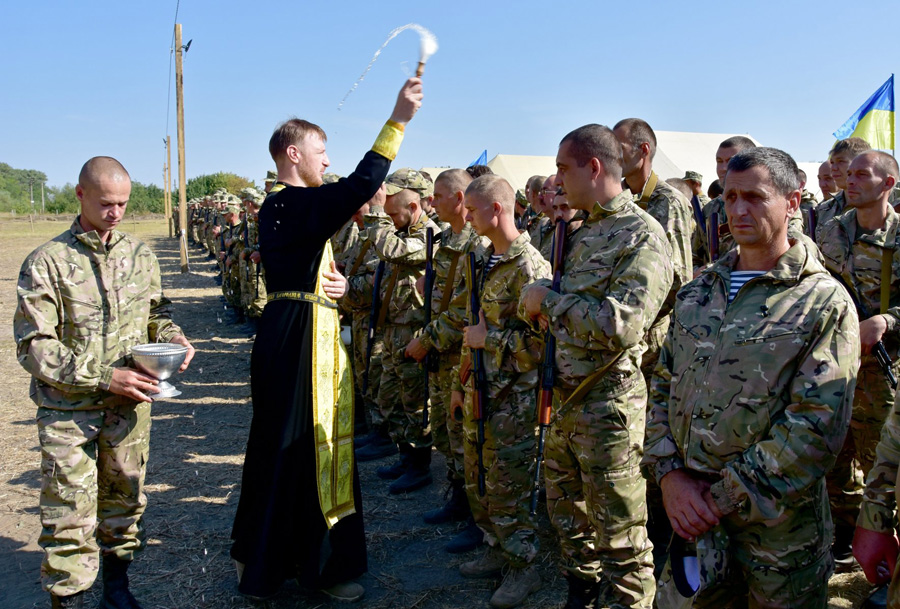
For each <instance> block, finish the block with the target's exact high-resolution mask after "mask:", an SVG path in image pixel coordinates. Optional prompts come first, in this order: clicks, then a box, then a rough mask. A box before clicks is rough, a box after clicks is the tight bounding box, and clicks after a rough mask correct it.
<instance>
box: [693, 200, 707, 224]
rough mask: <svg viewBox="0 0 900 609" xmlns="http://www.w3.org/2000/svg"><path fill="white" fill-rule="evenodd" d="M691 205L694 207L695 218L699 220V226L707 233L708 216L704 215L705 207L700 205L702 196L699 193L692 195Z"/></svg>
mask: <svg viewBox="0 0 900 609" xmlns="http://www.w3.org/2000/svg"><path fill="white" fill-rule="evenodd" d="M691 207H693V208H694V219H695V220H696V221H697V226H699V227H700V230H702V231H703V232H704V233H706V218H704V217H703V208H702V207H701V206H700V197H698V196H697V195H694V196H693V197H691Z"/></svg>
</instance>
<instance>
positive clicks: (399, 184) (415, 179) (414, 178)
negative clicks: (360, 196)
mask: <svg viewBox="0 0 900 609" xmlns="http://www.w3.org/2000/svg"><path fill="white" fill-rule="evenodd" d="M384 185H385V188H386V190H387V194H388V195H395V194H397V193H398V192H400V191H401V190H404V189H409V190H414V191H416V192H417V193H419V196H420V197H430V196H431V195H433V194H434V185H433V184H431V183H430V182H429V181H428V180H427V179H425V176H423V175H422V174H421V173H419V172H418V171H416V170H415V169H410V168H409V167H404V168H403V169H398V170H397V171H395V172H394V173H392V174H391V175H389V176H388V177H387V180H385V181H384Z"/></svg>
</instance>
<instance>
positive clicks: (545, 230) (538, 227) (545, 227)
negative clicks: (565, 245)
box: [528, 214, 554, 260]
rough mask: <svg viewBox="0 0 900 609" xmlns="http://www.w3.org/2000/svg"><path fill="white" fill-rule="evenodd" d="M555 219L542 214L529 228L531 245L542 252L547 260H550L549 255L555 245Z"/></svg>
mask: <svg viewBox="0 0 900 609" xmlns="http://www.w3.org/2000/svg"><path fill="white" fill-rule="evenodd" d="M553 226H554V225H553V221H552V220H551V219H550V218H549V217H548V216H546V215H544V214H541V215H540V216H538V217H537V219H536V220H535V221H534V222H533V223H532V224H531V228H530V229H529V230H528V233H529V236H530V239H531V245H532V246H533V247H534V249H536V250H537V251H539V252H540V253H541V255H542V256H544V258H545V259H546V260H550V257H549V255H550V254H552V252H551V248H552V247H553Z"/></svg>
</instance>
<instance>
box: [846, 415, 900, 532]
mask: <svg viewBox="0 0 900 609" xmlns="http://www.w3.org/2000/svg"><path fill="white" fill-rule="evenodd" d="M898 467H900V411H898V409H897V406H896V405H895V406H894V408H892V409H891V412H890V414H889V415H888V417H887V419H885V421H884V427H882V428H881V441H880V442H878V446H877V447H876V448H875V465H874V466H873V467H872V469H871V470H870V471H869V476H868V477H867V478H866V490H865V491H864V492H863V499H862V504H861V505H860V507H859V517H858V518H857V521H856V524H857V526H860V527H862V528H864V529H868V530H870V531H876V532H878V533H888V534H891V535H893V534H894V529H895V528H896V526H897V517H896V509H897V492H898V490H897V468H898Z"/></svg>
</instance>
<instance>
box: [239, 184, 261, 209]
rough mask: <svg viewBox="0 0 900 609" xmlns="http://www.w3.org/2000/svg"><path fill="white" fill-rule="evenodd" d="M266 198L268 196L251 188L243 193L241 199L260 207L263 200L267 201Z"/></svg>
mask: <svg viewBox="0 0 900 609" xmlns="http://www.w3.org/2000/svg"><path fill="white" fill-rule="evenodd" d="M265 198H266V195H264V194H263V193H261V192H259V191H258V190H256V189H255V188H252V187H249V186H248V187H247V188H245V189H243V190H242V191H241V199H242V200H244V201H249V202H251V203H254V204H256V205H259V204H260V203H262V202H263V199H265Z"/></svg>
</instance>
